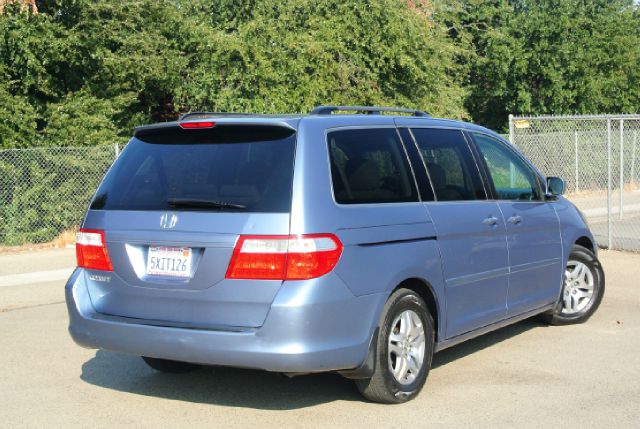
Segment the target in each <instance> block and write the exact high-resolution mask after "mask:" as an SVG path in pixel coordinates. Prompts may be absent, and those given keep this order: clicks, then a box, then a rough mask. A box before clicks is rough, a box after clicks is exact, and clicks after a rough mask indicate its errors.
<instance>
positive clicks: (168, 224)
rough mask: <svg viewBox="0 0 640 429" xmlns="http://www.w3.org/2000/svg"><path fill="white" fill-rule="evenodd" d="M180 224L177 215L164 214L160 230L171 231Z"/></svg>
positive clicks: (161, 218)
mask: <svg viewBox="0 0 640 429" xmlns="http://www.w3.org/2000/svg"><path fill="white" fill-rule="evenodd" d="M176 223H178V216H177V215H176V214H175V213H164V214H163V215H162V216H160V228H162V229H171V228H173V227H174V226H176Z"/></svg>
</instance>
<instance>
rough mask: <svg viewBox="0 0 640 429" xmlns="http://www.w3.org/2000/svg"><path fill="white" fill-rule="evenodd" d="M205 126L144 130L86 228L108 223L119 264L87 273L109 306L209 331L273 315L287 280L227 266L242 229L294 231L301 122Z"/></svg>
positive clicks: (255, 323) (109, 310)
mask: <svg viewBox="0 0 640 429" xmlns="http://www.w3.org/2000/svg"><path fill="white" fill-rule="evenodd" d="M191 123H192V124H196V122H191ZM198 124H201V125H196V126H194V127H185V128H183V127H182V126H181V125H180V124H177V123H170V124H168V125H161V126H157V127H145V128H142V129H138V130H137V131H136V133H135V137H134V138H133V139H132V140H131V141H130V142H129V144H128V145H127V146H126V148H125V149H124V151H123V152H122V153H121V155H120V157H119V158H118V160H117V161H116V162H115V163H114V165H113V166H112V168H111V169H110V170H109V172H108V173H107V175H106V176H105V179H104V180H103V182H102V184H101V185H100V187H99V189H98V191H97V192H96V195H95V197H94V199H93V201H92V203H91V206H90V209H89V212H88V213H87V216H86V219H85V222H84V224H83V228H84V229H88V230H99V231H104V234H105V241H106V247H107V251H108V255H109V258H110V260H111V264H112V266H113V272H101V271H92V270H87V271H86V272H85V276H86V282H87V285H88V290H89V295H90V297H91V301H92V303H93V305H94V307H95V309H96V311H97V312H99V313H102V314H104V315H110V316H120V317H128V318H135V319H140V320H141V322H144V321H149V323H154V324H166V325H168V326H186V327H192V328H201V329H235V328H255V327H259V326H261V325H262V323H263V322H264V319H265V318H266V315H267V312H268V311H269V308H270V304H271V302H272V301H273V298H274V297H275V294H276V293H277V291H278V289H279V287H280V285H281V281H280V280H235V279H226V278H225V274H226V272H227V268H228V266H229V262H230V259H231V256H232V253H233V248H234V245H235V243H236V241H237V240H238V237H239V236H240V235H241V234H254V235H260V234H272V235H273V234H275V235H287V234H289V216H290V210H291V188H292V180H293V166H294V153H295V139H296V133H295V128H294V125H295V123H294V124H291V122H269V121H262V122H261V121H254V122H251V121H244V122H243V121H226V122H224V121H223V122H214V120H211V121H207V122H205V123H203V122H202V121H200V122H198ZM183 125H184V124H183Z"/></svg>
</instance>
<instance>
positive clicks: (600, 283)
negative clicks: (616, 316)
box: [542, 244, 604, 325]
mask: <svg viewBox="0 0 640 429" xmlns="http://www.w3.org/2000/svg"><path fill="white" fill-rule="evenodd" d="M603 296H604V271H603V269H602V265H601V264H600V261H598V259H597V258H596V256H595V254H594V253H593V252H592V251H590V250H589V249H587V248H585V247H582V246H579V245H577V244H576V245H575V246H573V250H572V251H571V254H570V255H569V260H568V262H567V267H566V268H565V275H564V283H563V285H562V292H561V294H560V299H559V300H558V303H557V305H556V307H555V308H554V309H553V310H551V311H548V312H546V313H544V314H542V319H543V320H544V321H545V322H547V323H549V324H551V325H571V324H576V323H584V322H586V321H587V320H588V319H589V318H590V317H591V316H592V315H593V313H595V312H596V310H597V309H598V307H599V306H600V302H602V297H603Z"/></svg>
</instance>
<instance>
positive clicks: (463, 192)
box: [411, 128, 487, 201]
mask: <svg viewBox="0 0 640 429" xmlns="http://www.w3.org/2000/svg"><path fill="white" fill-rule="evenodd" d="M411 132H412V133H413V135H414V136H415V138H416V143H417V144H418V148H419V149H420V154H421V155H422V159H423V160H424V164H425V166H426V167H427V172H428V173H429V178H430V179H431V184H432V185H433V191H434V192H435V195H436V199H437V200H438V201H466V200H483V199H486V197H487V196H486V193H485V191H484V187H483V186H482V180H481V179H480V173H479V171H478V166H477V165H476V163H475V160H474V159H473V155H472V154H471V150H470V149H469V146H468V145H467V142H466V141H465V139H464V136H463V135H462V132H461V131H458V130H446V129H436V128H414V129H412V130H411Z"/></svg>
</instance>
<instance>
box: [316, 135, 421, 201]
mask: <svg viewBox="0 0 640 429" xmlns="http://www.w3.org/2000/svg"><path fill="white" fill-rule="evenodd" d="M327 138H328V142H329V156H330V159H331V179H332V182H333V193H334V196H335V200H336V202H337V203H340V204H367V203H400V202H410V201H418V192H417V190H416V186H415V182H414V180H413V176H412V174H411V171H410V169H409V163H408V161H407V158H406V155H405V152H404V148H403V147H402V143H401V142H400V140H399V139H398V134H397V133H396V130H395V129H393V128H377V129H353V130H341V131H333V132H331V133H329V134H328V137H327Z"/></svg>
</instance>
